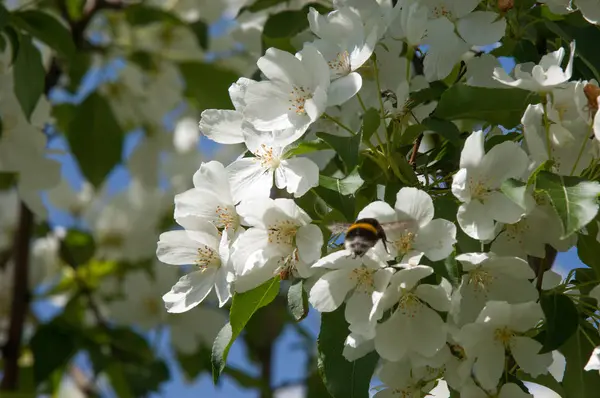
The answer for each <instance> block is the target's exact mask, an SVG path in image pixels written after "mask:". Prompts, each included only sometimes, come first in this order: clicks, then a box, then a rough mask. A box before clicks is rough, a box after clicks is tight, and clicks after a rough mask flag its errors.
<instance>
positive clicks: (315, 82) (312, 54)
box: [296, 45, 329, 92]
mask: <svg viewBox="0 0 600 398" xmlns="http://www.w3.org/2000/svg"><path fill="white" fill-rule="evenodd" d="M296 56H297V57H299V58H300V59H301V61H302V66H303V67H304V70H306V73H307V75H308V78H309V80H310V87H311V88H313V89H316V88H317V87H320V88H321V89H322V90H325V92H326V90H327V88H328V87H329V66H328V65H327V61H325V58H323V56H322V55H321V53H319V51H318V50H317V49H316V48H315V47H314V46H310V45H309V46H304V48H303V49H302V51H300V52H299V53H298V54H297V55H296Z"/></svg>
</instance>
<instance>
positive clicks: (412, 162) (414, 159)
mask: <svg viewBox="0 0 600 398" xmlns="http://www.w3.org/2000/svg"><path fill="white" fill-rule="evenodd" d="M422 140H423V133H421V134H419V136H418V137H417V139H416V140H415V144H414V145H413V149H412V153H411V155H410V159H409V160H408V164H410V165H411V166H412V168H413V170H414V169H416V168H417V154H418V153H419V147H420V146H421V141H422Z"/></svg>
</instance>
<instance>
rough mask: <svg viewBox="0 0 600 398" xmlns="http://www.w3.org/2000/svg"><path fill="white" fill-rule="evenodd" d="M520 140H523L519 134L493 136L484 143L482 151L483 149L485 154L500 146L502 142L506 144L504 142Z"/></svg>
mask: <svg viewBox="0 0 600 398" xmlns="http://www.w3.org/2000/svg"><path fill="white" fill-rule="evenodd" d="M522 138H523V134H519V133H507V134H500V135H495V136H493V137H491V138H490V139H488V140H486V141H485V144H484V149H485V152H486V153H487V152H489V151H490V149H492V148H493V147H495V146H496V145H498V144H502V143H503V142H506V141H513V142H515V141H519V140H521V139H522Z"/></svg>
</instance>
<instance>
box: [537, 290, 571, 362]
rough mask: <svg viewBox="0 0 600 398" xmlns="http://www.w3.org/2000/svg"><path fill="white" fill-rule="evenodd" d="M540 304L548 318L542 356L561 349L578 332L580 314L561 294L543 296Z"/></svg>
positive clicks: (569, 300) (567, 298) (541, 351)
mask: <svg viewBox="0 0 600 398" xmlns="http://www.w3.org/2000/svg"><path fill="white" fill-rule="evenodd" d="M540 304H541V306H542V310H543V311H544V316H545V318H546V333H545V336H546V339H545V341H544V346H543V347H542V349H541V350H540V354H544V353H547V352H551V351H553V350H556V349H558V348H559V347H561V346H562V345H563V344H564V343H565V342H566V341H567V340H568V339H569V338H570V337H571V336H572V335H573V333H575V332H576V331H577V326H578V324H579V313H578V311H577V307H576V306H575V304H573V301H571V299H570V298H569V297H567V296H565V295H564V294H561V293H549V294H543V295H542V296H541V297H540Z"/></svg>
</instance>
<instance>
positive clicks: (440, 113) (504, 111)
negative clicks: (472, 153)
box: [433, 84, 539, 128]
mask: <svg viewBox="0 0 600 398" xmlns="http://www.w3.org/2000/svg"><path fill="white" fill-rule="evenodd" d="M538 101H539V99H538V97H537V96H535V95H534V94H533V93H531V92H529V91H526V90H521V89H516V88H511V89H504V88H484V87H471V86H467V85H465V84H455V85H454V86H452V87H450V88H449V89H448V90H447V91H446V92H444V94H442V97H441V99H440V102H439V103H438V106H437V108H436V109H435V112H434V113H433V115H434V116H436V117H438V118H442V119H448V120H457V119H471V120H479V121H483V122H488V123H491V124H497V125H502V126H504V127H506V128H513V127H515V126H517V125H519V124H520V123H521V117H522V116H523V112H525V109H526V108H527V106H528V105H529V104H532V103H536V102H538Z"/></svg>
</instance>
